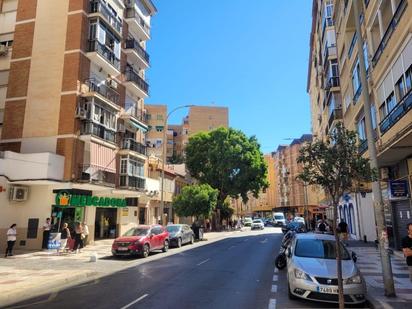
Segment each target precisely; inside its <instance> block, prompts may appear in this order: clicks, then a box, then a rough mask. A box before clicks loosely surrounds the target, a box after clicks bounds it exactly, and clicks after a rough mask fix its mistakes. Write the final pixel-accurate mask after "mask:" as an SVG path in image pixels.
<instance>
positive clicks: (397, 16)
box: [372, 0, 408, 67]
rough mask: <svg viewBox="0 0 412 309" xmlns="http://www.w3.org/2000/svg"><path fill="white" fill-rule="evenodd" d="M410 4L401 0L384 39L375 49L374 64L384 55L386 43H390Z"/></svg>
mask: <svg viewBox="0 0 412 309" xmlns="http://www.w3.org/2000/svg"><path fill="white" fill-rule="evenodd" d="M407 6H408V2H407V1H406V0H401V2H400V3H399V5H398V8H397V9H396V11H395V14H394V15H393V17H392V19H391V21H390V23H389V26H388V28H387V29H386V31H385V34H384V35H383V37H382V40H381V42H380V44H379V46H378V48H377V49H376V51H375V54H374V55H373V58H372V65H373V66H374V67H375V66H376V64H377V63H378V61H379V59H380V57H381V56H382V53H383V51H384V50H385V47H386V45H388V42H389V40H390V38H391V36H392V34H393V32H394V31H395V29H396V27H397V26H398V24H399V21H400V19H401V18H402V15H403V12H405V9H406V7H407Z"/></svg>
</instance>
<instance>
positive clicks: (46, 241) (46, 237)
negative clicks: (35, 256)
mask: <svg viewBox="0 0 412 309" xmlns="http://www.w3.org/2000/svg"><path fill="white" fill-rule="evenodd" d="M50 230H51V223H50V218H47V219H46V222H45V223H44V224H43V242H42V246H41V247H42V249H43V250H47V249H48V244H49V238H50Z"/></svg>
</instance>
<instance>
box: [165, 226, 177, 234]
mask: <svg viewBox="0 0 412 309" xmlns="http://www.w3.org/2000/svg"><path fill="white" fill-rule="evenodd" d="M166 230H167V231H168V232H169V233H176V232H179V231H180V226H178V225H169V226H167V227H166Z"/></svg>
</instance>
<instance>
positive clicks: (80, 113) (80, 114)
mask: <svg viewBox="0 0 412 309" xmlns="http://www.w3.org/2000/svg"><path fill="white" fill-rule="evenodd" d="M76 118H80V119H87V111H86V110H85V109H84V108H81V107H78V108H77V109H76Z"/></svg>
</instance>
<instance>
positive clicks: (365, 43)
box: [363, 41, 369, 71]
mask: <svg viewBox="0 0 412 309" xmlns="http://www.w3.org/2000/svg"><path fill="white" fill-rule="evenodd" d="M363 60H364V61H365V70H366V71H367V70H368V68H369V62H368V43H367V42H366V41H365V42H364V43H363Z"/></svg>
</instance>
